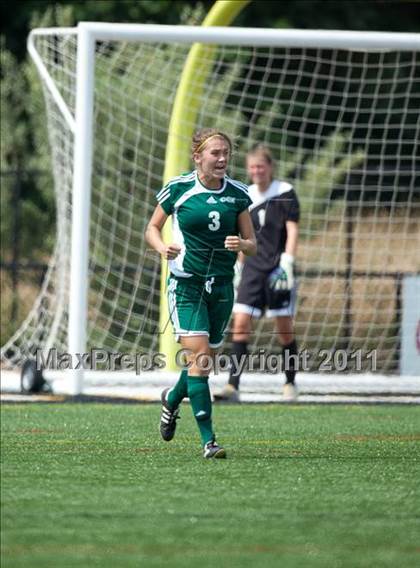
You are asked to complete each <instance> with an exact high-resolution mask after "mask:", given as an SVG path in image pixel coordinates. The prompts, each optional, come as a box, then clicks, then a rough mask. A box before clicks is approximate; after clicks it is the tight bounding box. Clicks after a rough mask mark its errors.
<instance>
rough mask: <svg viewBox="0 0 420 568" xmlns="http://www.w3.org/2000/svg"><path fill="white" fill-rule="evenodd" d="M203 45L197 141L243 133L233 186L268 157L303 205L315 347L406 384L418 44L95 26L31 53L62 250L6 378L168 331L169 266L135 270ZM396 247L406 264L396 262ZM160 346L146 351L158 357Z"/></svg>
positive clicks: (150, 261)
mask: <svg viewBox="0 0 420 568" xmlns="http://www.w3.org/2000/svg"><path fill="white" fill-rule="evenodd" d="M195 43H200V44H203V45H208V46H214V47H213V48H212V49H214V52H213V51H212V52H211V53H210V52H209V54H208V55H207V56H206V54H204V57H208V60H207V62H206V68H208V69H209V70H210V76H209V77H208V78H207V81H206V88H205V89H204V92H203V93H202V95H201V96H202V100H201V101H200V103H201V104H200V112H199V114H198V116H197V119H196V123H195V124H194V126H197V127H199V126H213V125H217V126H220V127H224V128H226V129H227V130H229V131H230V132H232V133H233V135H234V136H235V140H236V141H237V146H238V148H237V152H236V156H235V158H234V162H233V166H232V167H233V170H234V172H233V173H234V174H235V177H239V179H241V178H242V179H243V180H244V181H245V180H246V175H245V171H244V159H243V158H244V155H245V152H246V150H247V149H248V148H249V146H250V145H252V143H255V142H265V143H267V144H269V145H270V146H271V148H272V149H273V153H274V155H275V158H276V161H277V163H278V168H279V169H278V172H277V174H278V175H279V176H280V175H281V176H283V177H285V178H287V179H288V180H289V181H291V183H293V184H294V185H295V187H296V189H297V192H298V195H299V197H300V199H301V205H302V225H303V229H302V237H301V245H300V249H299V255H298V261H299V265H298V266H299V272H300V278H301V281H302V284H301V287H302V290H301V291H302V298H303V301H302V304H301V309H300V312H299V314H298V318H297V333H298V338H299V341H300V345H302V346H305V347H307V348H308V349H310V350H311V352H312V353H315V352H316V351H317V350H318V352H319V350H320V349H324V350H331V352H333V351H334V350H337V349H341V350H342V351H343V352H345V353H347V354H349V353H350V354H351V353H353V352H355V351H357V350H361V351H360V353H362V355H361V357H365V356H366V354H367V353H370V352H371V351H372V350H373V349H374V348H375V342H376V343H377V344H378V345H379V347H378V349H379V355H378V356H379V358H380V361H379V367H380V370H383V371H385V372H388V371H390V370H391V371H395V369H396V367H395V364H396V365H397V363H395V361H396V360H397V359H398V349H399V345H398V337H399V329H398V322H396V321H394V320H395V318H398V314H397V312H398V310H400V311H401V309H400V307H399V306H398V302H399V300H398V286H399V285H400V284H399V280H398V279H399V278H400V275H401V274H404V273H408V274H416V273H418V271H419V269H420V263H419V262H418V252H417V253H416V250H417V251H418V250H419V246H420V237H419V222H418V218H419V215H418V212H419V201H418V199H419V194H418V191H417V193H416V187H415V178H416V176H418V175H419V173H420V171H419V170H420V168H419V163H418V155H419V152H418V147H417V145H418V140H419V124H418V120H417V122H416V120H415V118H413V117H414V114H415V112H417V113H418V108H419V104H420V102H419V76H420V68H419V65H420V64H419V52H420V37H419V35H418V34H404V33H382V32H354V31H351V32H346V31H331V30H329V31H320V30H290V29H286V30H284V29H281V30H273V29H257V28H255V29H253V28H246V29H242V28H228V27H208V28H203V27H194V26H159V25H140V24H139V25H136V24H108V23H95V22H83V23H80V24H79V25H78V27H77V29H75V28H74V29H73V28H71V29H65V28H63V29H60V28H55V29H52V28H51V29H38V30H33V31H32V32H31V35H30V37H29V40H28V48H29V51H30V54H31V56H32V58H33V61H34V62H35V64H36V66H37V68H38V71H39V73H40V76H41V79H42V82H43V87H44V94H45V98H46V103H47V120H48V128H49V134H50V142H51V145H52V150H53V167H54V178H55V182H56V186H57V187H56V190H57V215H58V219H57V237H58V242H57V246H56V250H55V254H54V258H53V259H52V262H51V266H50V271H49V275H48V276H47V282H46V284H45V285H44V288H43V290H42V291H41V296H40V298H39V299H38V301H37V304H36V306H35V307H34V309H33V311H32V312H31V314H30V315H29V316H28V318H27V320H26V321H25V322H24V324H23V326H22V328H21V329H20V330H19V331H18V332H17V333H16V334H15V335H14V337H12V338H11V339H10V340H9V342H8V343H7V345H6V346H5V347H4V348H3V351H2V353H3V355H2V359H3V364H5V365H9V366H12V367H13V366H16V365H19V364H21V363H22V361H23V360H24V359H26V358H27V357H30V356H34V352H35V351H36V350H39V349H42V350H44V352H47V351H49V350H50V349H51V348H52V347H57V348H58V349H59V350H61V351H67V352H68V353H70V354H76V353H79V354H82V353H85V352H86V351H87V350H88V349H91V348H92V347H98V348H104V349H107V350H110V351H115V352H121V353H128V352H134V353H136V352H137V351H138V349H139V347H141V346H142V345H143V344H142V342H141V340H138V341H137V339H134V340H133V337H137V335H138V334H139V333H140V332H139V331H138V330H139V329H140V328H141V329H143V326H144V323H145V322H146V323H147V324H149V323H156V320H157V319H158V316H159V314H158V312H159V300H158V299H157V297H158V296H159V286H158V282H159V277H160V273H159V270H160V264H159V259H157V258H156V257H153V255H151V253H150V251H146V249H145V248H143V249H141V254H142V255H144V257H143V258H141V259H140V258H139V261H138V265H137V266H136V264H135V262H134V261H133V258H135V249H136V247H137V248H138V247H139V246H140V245H139V243H140V242H141V239H142V234H143V229H144V220H145V219H146V218H147V217H148V216H150V212H151V210H152V207H153V206H154V199H153V196H154V195H155V194H156V192H157V191H158V190H159V189H160V188H161V187H162V185H163V183H164V181H166V180H164V179H163V177H164V176H163V164H162V156H163V155H164V148H163V146H164V144H165V143H166V140H165V136H167V134H168V131H167V127H168V123H169V119H170V110H171V105H172V103H173V100H174V98H175V94H176V88H177V81H178V80H179V77H180V74H181V72H182V68H183V62H185V59H186V56H187V55H188V51H189V49H190V47H191V46H192V45H193V44H195ZM130 73H132V75H131V76H130ZM137 97H138V98H137ZM369 105H370V106H369ZM146 108H147V110H145V109H146ZM416 109H417V110H416ZM136 112H137V115H136ZM146 114H147V116H146ZM417 118H418V117H417ZM380 123H382V124H380ZM165 125H166V126H165ZM190 126H191V125H189V127H190ZM381 127H382V131H381ZM397 129H398V132H397ZM381 132H382V134H381ZM176 135H178V136H179V138H180V140H181V141H182V145H183V147H185V145H186V143H187V141H186V140H183V139H182V136H183V135H182V132H181V131H180V132H178V133H177V134H176ZM381 136H382V138H383V140H382V141H381V139H380V137H381ZM384 140H385V142H384ZM147 148H149V155H147V153H146V149H147ZM180 160H181V157H180ZM182 160H185V155H184V156H183V157H182ZM107 176H108V177H107ZM141 176H143V178H144V179H141ZM326 177H328V178H329V179H328V180H326ZM92 184H93V185H94V192H95V194H94V195H93V193H92ZM396 184H399V187H398V189H399V191H396V190H395V185H396ZM143 185H144V187H143ZM70 186H71V187H70ZM137 186H141V197H138V196H137V195H136V194H135V191H136V187H137ZM385 194H386V195H385ZM92 199H93V202H94V212H93V216H94V220H93V217H92ZM130 208H131V209H130ZM113 215H114V217H113ZM135 217H137V220H138V219H139V218H140V217H141V220H142V222H141V223H140V222H138V223H137V224H136V219H135ZM127 227H129V230H128V229H127ZM395 231H397V232H398V235H396V234H395ZM384 238H386V239H387V242H386V243H382V245H383V248H382V249H380V248H378V245H379V244H380V241H381V240H383V239H384ZM371 239H373V241H374V242H373V244H372V242H371V243H370V244H369V243H368V242H367V241H369V240H371ZM396 240H399V244H400V248H399V249H395V250H399V255H400V258H399V259H396V258H392V259H390V258H389V255H388V257H387V254H388V253H387V251H389V250H390V247H397V246H398V244H397V242H396ZM142 246H143V245H142ZM392 250H394V249H392ZM69 251H71V252H69ZM107 252H108V253H109V256H110V258H107ZM392 254H394V253H392ZM363 255H365V256H364V257H363V259H362V260H361V256H363ZM381 255H383V258H382V259H381V258H377V256H379V257H381ZM394 256H395V255H394ZM111 257H112V258H111ZM146 257H147V258H146ZM152 257H153V258H152ZM356 257H357V258H356ZM139 267H140V268H139ZM366 274H368V276H366ZM164 276H165V275H163V277H164ZM384 279H389V282H387V284H386V286H384V287H383V288H381V286H382V284H381V285H379V284H378V283H379V282H380V281H381V280H382V281H383V280H384ZM395 283H396V284H395ZM91 287H92V289H91ZM350 288H351V290H350ZM92 290H94V291H92ZM147 291H148V292H149V293H148V294H147ZM387 302H388V303H391V304H392V305H391V306H387V305H386V304H387ZM373 304H374V305H373ZM367 305H370V306H372V305H373V307H372V313H370V317H371V318H372V319H371V320H370V321H368V320H366V319H364V314H365V313H366V309H367V308H366V306H367ZM375 311H381V317H379V318H378V319H377V320H376V319H375V317H376V316H374V315H372V314H373V312H375ZM136 314H137V316H136ZM332 314H333V316H332ZM395 314H397V315H396V316H395ZM90 321H91V322H94V323H92V324H91V326H90V328H89V322H90ZM40 326H41V327H42V333H40V332H39V331H38V330H39V327H40ZM136 326H137V327H136ZM136 331H137V335H136ZM155 331H156V329H155ZM155 331H151V332H150V334H149V335H150V337H149V336H147V338H146V340H145V343H144V350H145V351H150V352H152V351H153V350H154V351H156V350H157V348H158V346H159V345H158V344H159V341H158V340H155V339H153V338H152V335H153V334H154V333H155ZM159 331H161V330H159ZM146 335H147V334H146V332H145V336H146ZM261 345H263V346H267V347H268V348H273V347H274V341H273V339H272V337H271V336H270V332H269V331H267V327H266V324H265V322H264V321H262V322H260V324H259V326H258V328H257V330H256V339H255V342H254V346H255V347H257V346H260V347H261ZM347 356H348V355H347ZM355 360H356V358H355ZM354 362H355V361H353V362H352V363H354ZM376 363H377V364H378V361H376ZM362 367H363V365H362ZM355 370H356V371H357V370H366V366H365V367H363V368H361V369H355ZM71 373H72V384H73V386H72V392H73V393H79V392H82V390H83V369H73V370H72V371H71Z"/></svg>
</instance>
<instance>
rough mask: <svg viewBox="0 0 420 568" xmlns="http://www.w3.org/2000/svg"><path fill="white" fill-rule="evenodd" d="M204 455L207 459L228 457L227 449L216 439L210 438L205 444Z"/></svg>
mask: <svg viewBox="0 0 420 568" xmlns="http://www.w3.org/2000/svg"><path fill="white" fill-rule="evenodd" d="M203 457H204V458H206V459H211V458H216V459H224V458H225V457H226V450H225V449H224V448H222V446H219V444H217V442H216V440H215V439H214V438H213V440H210V442H207V444H205V446H204V451H203Z"/></svg>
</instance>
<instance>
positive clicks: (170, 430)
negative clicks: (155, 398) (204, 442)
mask: <svg viewBox="0 0 420 568" xmlns="http://www.w3.org/2000/svg"><path fill="white" fill-rule="evenodd" d="M169 390H170V389H169V388H167V389H165V390H164V391H162V394H161V395H160V398H161V401H162V412H161V415H160V434H161V436H162V438H163V439H164V440H165V442H170V441H171V440H172V438H173V437H174V436H175V430H176V421H177V420H178V419H179V416H178V414H179V407H178V408H175V410H172V409H171V408H170V407H169V405H168V401H167V400H166V395H167V393H168V391H169Z"/></svg>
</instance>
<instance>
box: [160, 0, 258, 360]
mask: <svg viewBox="0 0 420 568" xmlns="http://www.w3.org/2000/svg"><path fill="white" fill-rule="evenodd" d="M250 1H251V0H217V2H216V3H215V4H214V5H213V7H212V9H211V10H210V12H209V13H208V14H207V16H206V18H205V19H204V21H203V23H202V25H203V26H229V25H230V24H231V22H232V21H233V20H234V19H235V17H236V16H237V15H238V14H239V13H240V12H241V11H242V9H243V8H244V7H245V6H246V5H247V4H249V2H250ZM214 51H215V47H214V46H211V45H203V44H200V43H196V44H194V45H193V46H192V47H191V49H190V52H189V54H188V58H187V61H186V62H185V65H184V69H183V71H182V75H181V79H180V82H179V85H178V90H177V93H176V96H175V101H174V106H173V109H172V115H171V120H170V124H169V132H168V140H167V144H166V155H165V170H164V175H163V177H164V182H165V183H166V182H167V181H168V180H169V179H171V178H172V177H175V176H177V175H179V174H180V173H182V172H186V171H188V170H189V168H190V144H191V137H192V135H193V132H194V130H195V127H196V117H197V112H198V109H199V104H200V97H201V94H202V92H203V90H204V85H205V81H206V79H207V77H208V74H209V71H210V68H211V64H212V58H213V53H214ZM209 126H211V125H209ZM163 239H164V241H165V242H168V243H169V242H171V240H172V224H171V223H170V219H168V221H167V222H166V224H165V227H164V229H163ZM167 274H168V266H167V262H166V261H162V276H161V282H160V291H161V294H160V316H159V324H160V325H159V331H160V334H161V335H160V342H159V348H160V352H161V353H163V354H165V356H166V368H167V369H168V370H172V371H174V370H176V364H175V354H176V351H177V344H176V343H175V340H174V336H173V332H172V325H171V322H170V318H169V309H168V303H167V298H166V279H167Z"/></svg>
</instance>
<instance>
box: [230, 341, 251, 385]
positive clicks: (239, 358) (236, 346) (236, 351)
mask: <svg viewBox="0 0 420 568" xmlns="http://www.w3.org/2000/svg"><path fill="white" fill-rule="evenodd" d="M247 354H248V342H247V341H234V342H233V343H232V353H231V357H230V359H231V367H230V373H229V384H230V385H232V386H233V387H235V389H236V390H238V389H239V381H240V380H241V375H242V370H243V368H244V366H245V357H246V356H247Z"/></svg>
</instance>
